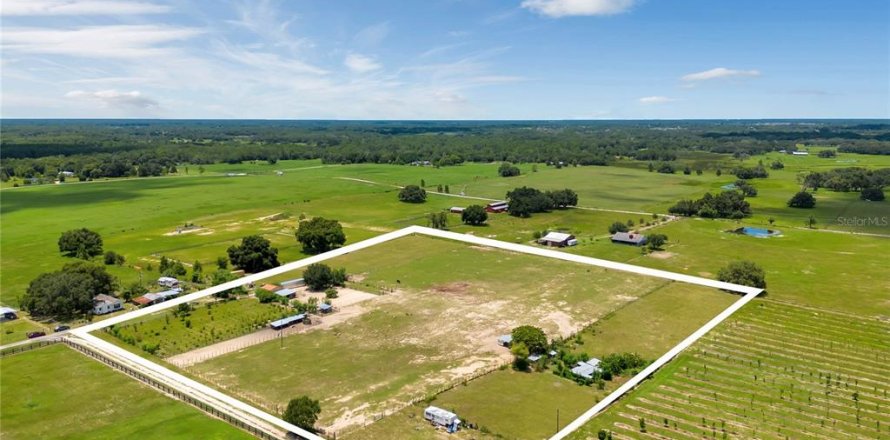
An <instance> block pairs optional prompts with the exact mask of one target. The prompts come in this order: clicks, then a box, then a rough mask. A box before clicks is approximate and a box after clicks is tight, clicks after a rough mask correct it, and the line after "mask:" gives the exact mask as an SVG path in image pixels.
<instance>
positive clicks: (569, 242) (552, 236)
mask: <svg viewBox="0 0 890 440" xmlns="http://www.w3.org/2000/svg"><path fill="white" fill-rule="evenodd" d="M538 243H540V244H543V245H547V246H555V247H566V246H575V245H577V244H578V240H577V239H576V238H575V236H574V235H572V234H566V233H564V232H548V233H547V235H545V236H543V237H541V238H540V239H539V240H538Z"/></svg>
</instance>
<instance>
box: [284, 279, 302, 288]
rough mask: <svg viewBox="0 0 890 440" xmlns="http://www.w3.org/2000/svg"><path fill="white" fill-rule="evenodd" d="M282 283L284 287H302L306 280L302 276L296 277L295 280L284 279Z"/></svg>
mask: <svg viewBox="0 0 890 440" xmlns="http://www.w3.org/2000/svg"><path fill="white" fill-rule="evenodd" d="M281 285H282V286H284V287H300V286H305V285H306V280H304V279H302V278H296V279H293V280H287V281H282V282H281Z"/></svg>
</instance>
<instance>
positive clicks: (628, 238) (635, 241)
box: [612, 232, 646, 246]
mask: <svg viewBox="0 0 890 440" xmlns="http://www.w3.org/2000/svg"><path fill="white" fill-rule="evenodd" d="M612 243H621V244H631V245H634V246H642V245H644V244H646V236H645V235H643V234H640V233H637V232H616V233H615V235H613V236H612Z"/></svg>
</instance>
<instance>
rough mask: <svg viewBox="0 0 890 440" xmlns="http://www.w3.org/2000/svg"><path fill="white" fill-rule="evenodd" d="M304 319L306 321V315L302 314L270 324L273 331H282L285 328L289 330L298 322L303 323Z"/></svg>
mask: <svg viewBox="0 0 890 440" xmlns="http://www.w3.org/2000/svg"><path fill="white" fill-rule="evenodd" d="M304 319H306V314H305V313H300V314H299V315H293V316H288V317H287V318H282V319H279V320H277V321H272V322H270V323H269V327H271V328H272V329H273V330H281V329H284V328H288V327H290V326H292V325H294V324H296V323H298V322H303V320H304Z"/></svg>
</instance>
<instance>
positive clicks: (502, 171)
mask: <svg viewBox="0 0 890 440" xmlns="http://www.w3.org/2000/svg"><path fill="white" fill-rule="evenodd" d="M519 173H520V171H519V167H517V166H516V165H513V164H512V163H510V162H504V163H502V164H501V166H499V167H498V174H499V175H500V176H501V177H513V176H518V175H519Z"/></svg>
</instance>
